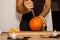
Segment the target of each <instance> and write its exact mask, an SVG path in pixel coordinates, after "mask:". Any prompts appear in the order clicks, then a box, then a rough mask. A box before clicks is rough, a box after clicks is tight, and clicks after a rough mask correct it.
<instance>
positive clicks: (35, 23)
mask: <svg viewBox="0 0 60 40" xmlns="http://www.w3.org/2000/svg"><path fill="white" fill-rule="evenodd" d="M29 26H30V28H31V30H33V31H39V30H41V28H42V27H43V19H42V18H40V17H34V18H32V19H31V20H30V22H29Z"/></svg>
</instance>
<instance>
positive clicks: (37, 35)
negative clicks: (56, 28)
mask: <svg viewBox="0 0 60 40" xmlns="http://www.w3.org/2000/svg"><path fill="white" fill-rule="evenodd" d="M52 33H53V32H20V33H17V34H18V37H19V38H23V37H30V38H29V39H28V40H60V38H48V36H50V35H52ZM57 33H58V34H60V32H57ZM41 34H42V35H41ZM8 37H9V35H8V33H2V35H0V40H8V39H7V38H8ZM12 40H14V39H12Z"/></svg>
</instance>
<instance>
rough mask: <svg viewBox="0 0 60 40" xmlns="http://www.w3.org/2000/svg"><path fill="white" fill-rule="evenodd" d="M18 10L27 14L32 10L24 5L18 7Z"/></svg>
mask: <svg viewBox="0 0 60 40" xmlns="http://www.w3.org/2000/svg"><path fill="white" fill-rule="evenodd" d="M16 10H17V12H19V13H21V14H26V13H28V12H30V11H29V10H28V9H27V8H25V7H24V6H22V5H21V6H18V7H16Z"/></svg>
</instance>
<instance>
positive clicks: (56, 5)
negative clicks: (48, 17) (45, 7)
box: [51, 0, 60, 31]
mask: <svg viewBox="0 0 60 40" xmlns="http://www.w3.org/2000/svg"><path fill="white" fill-rule="evenodd" d="M51 10H52V20H53V29H54V30H57V31H60V0H52V4H51Z"/></svg>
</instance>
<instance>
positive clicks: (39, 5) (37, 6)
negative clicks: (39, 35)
mask: <svg viewBox="0 0 60 40" xmlns="http://www.w3.org/2000/svg"><path fill="white" fill-rule="evenodd" d="M32 1H33V3H34V8H33V11H34V14H35V16H38V15H39V14H40V13H41V12H42V10H43V7H44V3H45V0H32ZM31 18H33V14H32V12H30V13H26V14H23V16H22V20H21V23H20V28H21V30H22V29H24V28H25V30H26V29H27V30H29V28H27V27H29V21H30V19H31Z"/></svg>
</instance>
